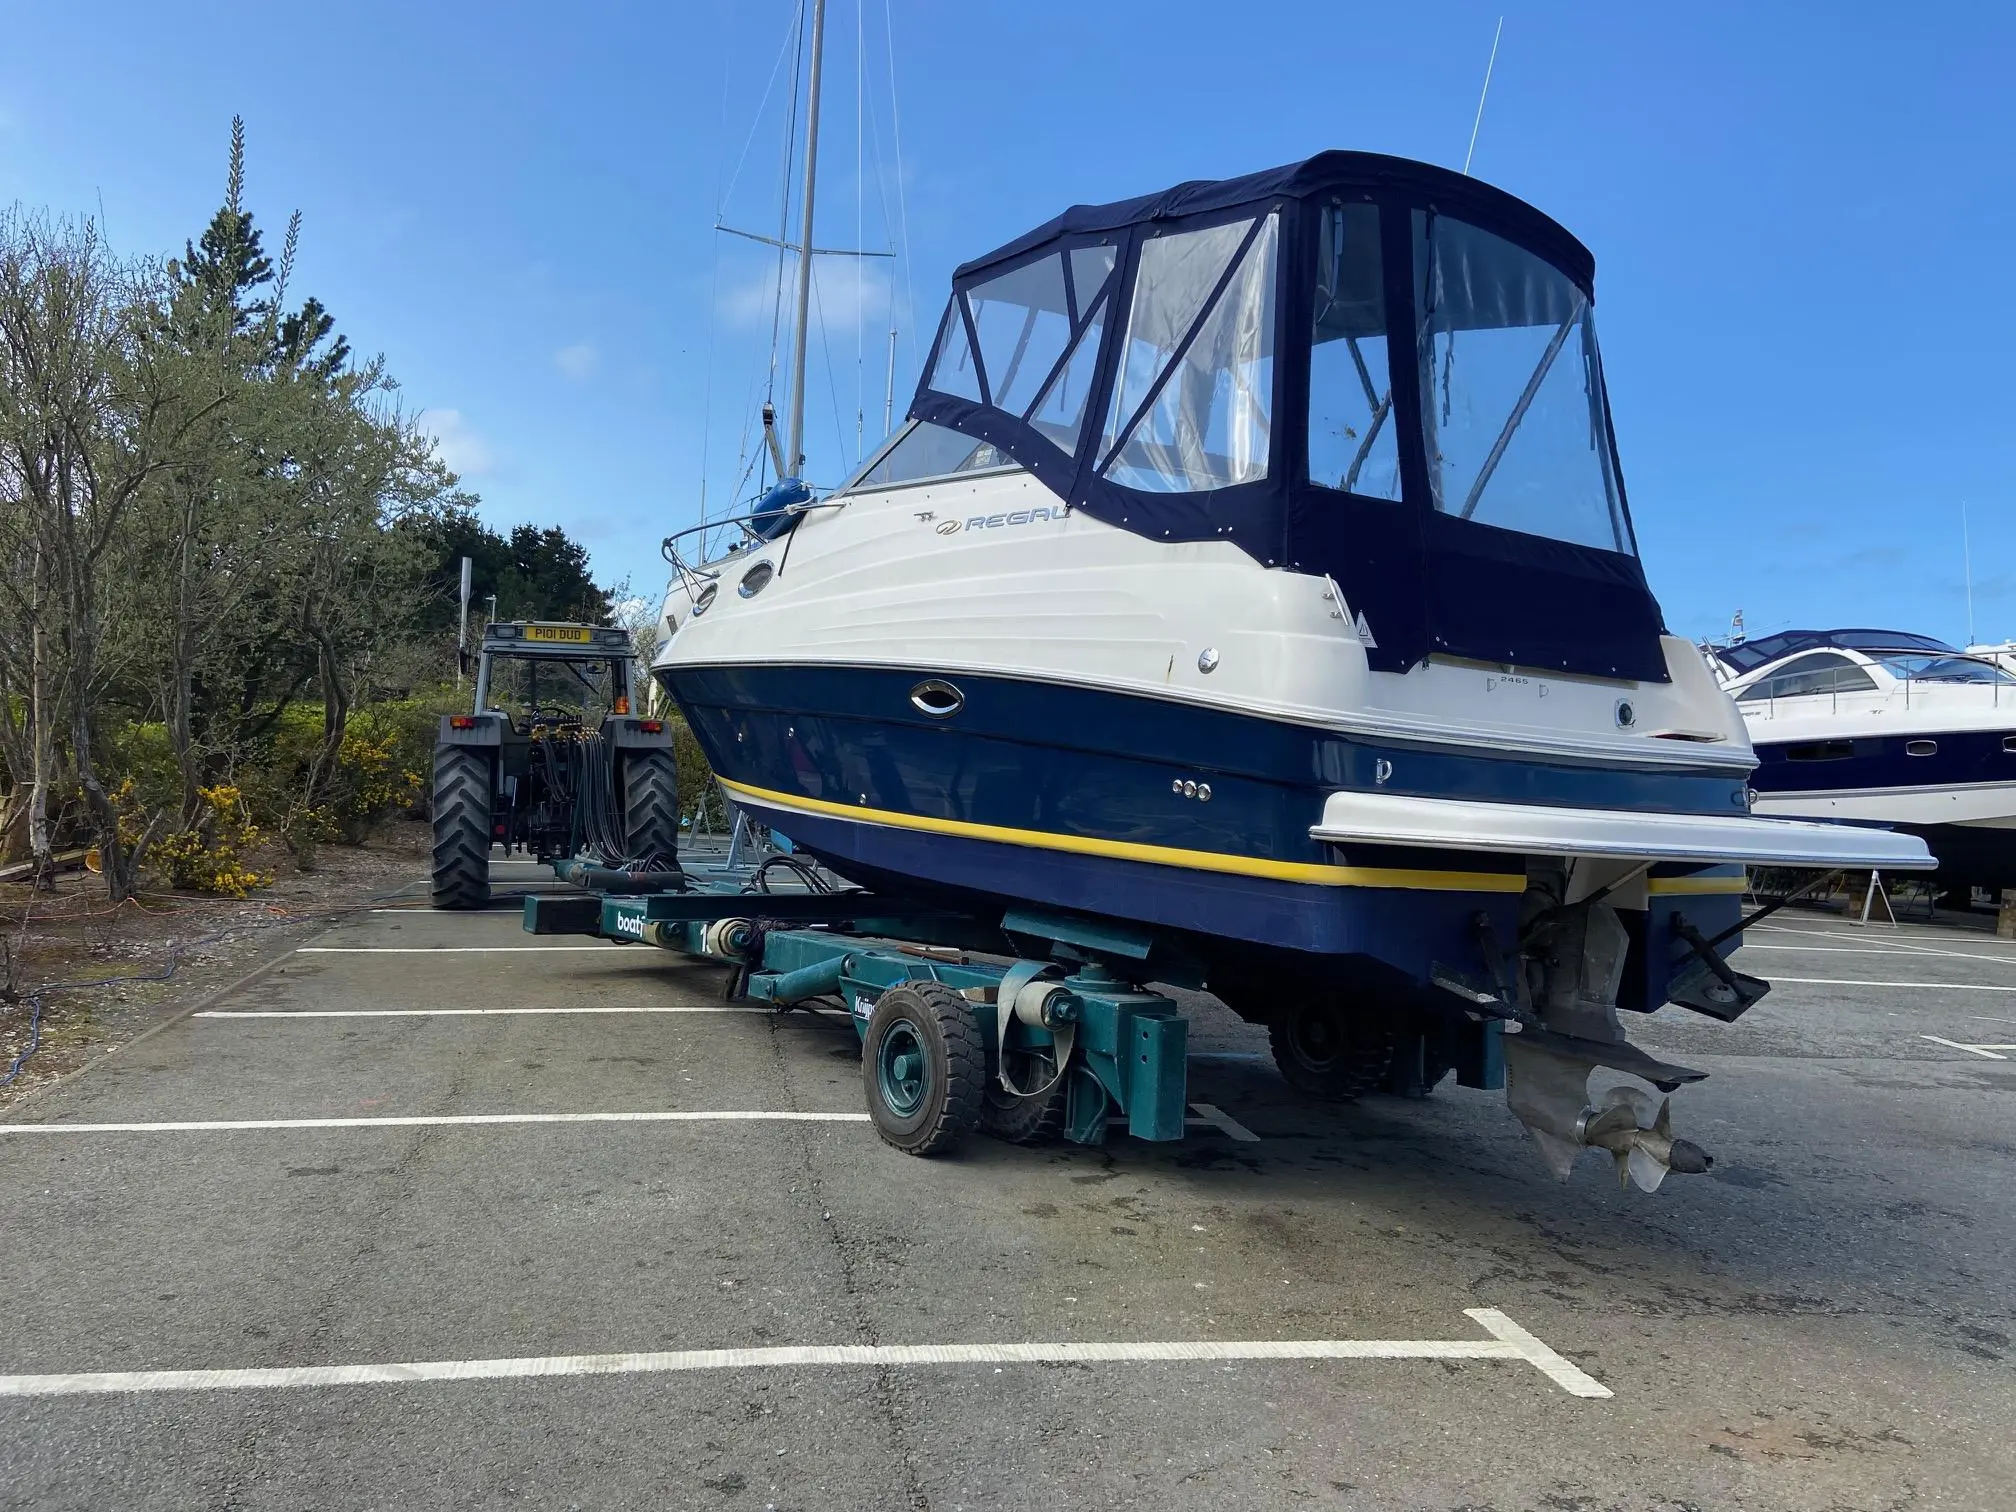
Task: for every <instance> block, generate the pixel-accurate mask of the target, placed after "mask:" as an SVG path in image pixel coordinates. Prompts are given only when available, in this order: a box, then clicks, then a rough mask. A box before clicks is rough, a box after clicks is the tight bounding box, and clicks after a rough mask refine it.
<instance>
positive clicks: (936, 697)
mask: <svg viewBox="0 0 2016 1512" xmlns="http://www.w3.org/2000/svg"><path fill="white" fill-rule="evenodd" d="M910 706H911V707H912V708H914V709H915V710H916V711H917V712H918V713H919V714H927V715H929V716H930V717H931V718H933V719H950V718H951V717H952V716H953V715H954V714H957V713H958V712H959V711H960V710H961V709H963V708H965V707H966V695H965V694H964V693H961V692H960V691H959V690H958V689H957V688H955V687H953V686H952V684H950V683H949V682H946V681H945V680H944V679H943V678H938V677H927V678H926V679H925V680H924V681H923V682H920V683H919V684H917V686H916V687H914V688H912V689H911V690H910Z"/></svg>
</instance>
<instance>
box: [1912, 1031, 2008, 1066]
mask: <svg viewBox="0 0 2016 1512" xmlns="http://www.w3.org/2000/svg"><path fill="white" fill-rule="evenodd" d="M1918 1038H1920V1039H1927V1040H1930V1041H1932V1043H1933V1044H1935V1045H1944V1046H1945V1047H1946V1048H1947V1049H1948V1050H1965V1051H1966V1052H1967V1053H1968V1054H1969V1055H1978V1056H1980V1057H1981V1058H1982V1059H1983V1060H1999V1061H2006V1060H2007V1059H2009V1057H2008V1056H2006V1055H1997V1054H1996V1053H1995V1052H1996V1051H1997V1050H2016V1045H1963V1044H1961V1043H1960V1042H1959V1041H1958V1040H1949V1039H1941V1038H1939V1036H1938V1035H1936V1034H1921V1035H1919V1036H1918Z"/></svg>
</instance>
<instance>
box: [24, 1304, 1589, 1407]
mask: <svg viewBox="0 0 2016 1512" xmlns="http://www.w3.org/2000/svg"><path fill="white" fill-rule="evenodd" d="M1463 1311H1464V1312H1465V1313H1467V1314H1468V1315H1469V1316H1470V1317H1471V1318H1472V1319H1474V1320H1475V1321H1476V1322H1477V1323H1478V1324H1480V1325H1481V1326H1482V1327H1483V1328H1484V1330H1485V1331H1486V1332H1487V1333H1489V1334H1491V1335H1492V1337H1491V1338H1489V1339H1279V1340H1276V1339H1252V1340H1232V1341H1223V1342H1221V1341H1217V1340H1201V1339H1200V1340H1194V1341H1170V1342H1157V1341H1152V1340H1144V1341H1142V1342H1139V1343H1111V1344H1109V1343H1083V1344H1074V1343H1060V1344H811V1345H794V1346H786V1347H783V1348H774V1347H773V1348H766V1349H680V1350H664V1351H656V1352H652V1353H648V1354H597V1355H547V1356H543V1357H540V1356H534V1357H528V1358H522V1359H503V1360H422V1361H412V1362H408V1363H404V1364H393V1365H293V1366H278V1367H269V1368H265V1369H254V1370H105V1371H80V1372H73V1373H70V1374H64V1375H0V1397H26V1396H81V1395H86V1394H92V1393H106V1392H154V1391H245V1390H277V1389H289V1388H300V1387H313V1386H369V1385H384V1386H390V1385H405V1384H411V1383H413V1382H418V1381H482V1380H523V1379H525V1378H527V1377H530V1376H594V1375H643V1374H657V1373H663V1372H669V1371H685V1370H775V1369H779V1368H785V1367H791V1366H806V1365H856V1366H861V1365H876V1366H889V1365H993V1364H999V1365H1039V1364H1078V1363H1086V1364H1090V1363H1135V1362H1144V1361H1207V1360H1208V1361H1217V1360H1524V1361H1526V1363H1527V1364H1529V1365H1531V1366H1533V1367H1534V1368H1535V1369H1537V1370H1539V1371H1540V1372H1541V1373H1542V1374H1544V1375H1545V1376H1546V1377H1547V1378H1548V1379H1549V1380H1550V1381H1552V1382H1553V1383H1554V1384H1555V1385H1557V1386H1559V1387H1560V1388H1561V1389H1562V1390H1563V1391H1566V1392H1568V1393H1569V1394H1570V1395H1572V1396H1579V1397H1607V1396H1610V1395H1612V1393H1611V1390H1610V1388H1609V1387H1607V1386H1605V1385H1604V1384H1603V1383H1602V1382H1601V1381H1599V1380H1597V1379H1596V1378H1595V1377H1594V1376H1591V1375H1589V1374H1588V1373H1586V1372H1585V1371H1582V1370H1580V1369H1578V1368H1577V1367H1576V1366H1574V1365H1573V1364H1571V1363H1569V1362H1568V1361H1567V1360H1565V1359H1563V1358H1562V1357H1561V1356H1560V1355H1559V1354H1557V1353H1556V1352H1555V1351H1554V1350H1552V1349H1550V1348H1548V1347H1547V1345H1545V1344H1543V1343H1541V1341H1540V1340H1538V1339H1536V1338H1534V1337H1533V1335H1532V1334H1530V1333H1528V1332H1527V1331H1526V1330H1525V1329H1523V1328H1521V1327H1520V1326H1519V1325H1518V1324H1517V1323H1514V1322H1513V1321H1512V1320H1511V1319H1510V1318H1508V1317H1506V1316H1505V1314H1503V1313H1502V1312H1499V1311H1498V1310H1497V1309H1496V1308H1492V1307H1466V1308H1464V1309H1463Z"/></svg>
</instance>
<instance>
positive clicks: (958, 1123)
mask: <svg viewBox="0 0 2016 1512" xmlns="http://www.w3.org/2000/svg"><path fill="white" fill-rule="evenodd" d="M861 1074H862V1081H863V1082H864V1083H865V1090H866V1091H867V1094H868V1116H869V1117H870V1118H872V1119H873V1120H874V1122H875V1132H876V1133H878V1134H880V1135H881V1136H882V1138H883V1140H884V1141H885V1142H887V1143H889V1144H892V1145H894V1146H895V1147H896V1148H897V1149H899V1150H901V1151H903V1152H904V1153H905V1154H906V1155H942V1154H945V1153H946V1152H947V1151H949V1150H951V1149H952V1148H954V1147H955V1146H956V1145H957V1144H958V1143H959V1141H960V1140H961V1139H963V1138H965V1137H966V1136H967V1135H968V1134H970V1133H972V1132H973V1129H974V1126H975V1125H977V1124H978V1123H979V1122H980V1106H981V1103H982V1101H983V1099H984V1097H985V1094H986V1080H987V1051H986V1049H985V1048H984V1046H983V1045H982V1042H981V1039H980V1025H979V1024H978V1023H977V1022H976V1021H975V1019H974V1017H973V1005H972V1004H971V1003H969V1002H967V1001H966V999H964V998H963V997H961V996H960V995H959V994H958V993H956V992H954V991H953V990H952V989H951V988H950V987H947V986H946V985H945V984H944V983H942V982H910V983H908V984H906V985H905V986H902V987H892V988H890V989H889V990H888V991H887V992H885V993H883V994H882V996H881V997H880V998H879V999H878V1000H877V1001H876V1004H875V1012H874V1013H873V1014H872V1015H870V1017H869V1019H868V1034H867V1037H866V1038H865V1039H864V1040H863V1041H862V1045H861Z"/></svg>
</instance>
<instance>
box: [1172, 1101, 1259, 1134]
mask: <svg viewBox="0 0 2016 1512" xmlns="http://www.w3.org/2000/svg"><path fill="white" fill-rule="evenodd" d="M1190 1111H1191V1112H1192V1113H1195V1114H1196V1115H1197V1117H1196V1118H1186V1119H1184V1120H1183V1121H1184V1122H1185V1123H1198V1122H1202V1123H1206V1124H1209V1125H1210V1126H1211V1127H1212V1128H1214V1129H1216V1130H1218V1131H1219V1132H1220V1133H1221V1134H1229V1135H1231V1136H1232V1137H1233V1138H1234V1139H1236V1140H1239V1141H1241V1142H1242V1143H1245V1144H1258V1143H1259V1142H1260V1136H1259V1135H1258V1134H1255V1133H1254V1132H1253V1131H1252V1130H1251V1129H1249V1128H1247V1127H1246V1125H1244V1124H1242V1123H1241V1122H1239V1120H1238V1119H1236V1118H1234V1117H1233V1116H1232V1115H1231V1114H1230V1113H1226V1112H1224V1111H1222V1110H1220V1109H1218V1108H1214V1107H1213V1106H1212V1105H1211V1104H1210V1103H1192V1104H1190Z"/></svg>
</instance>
